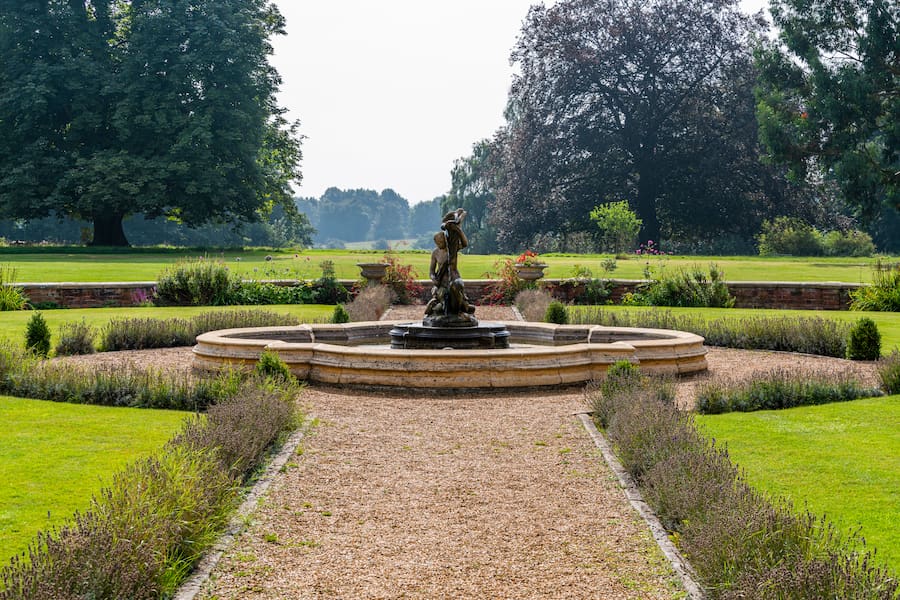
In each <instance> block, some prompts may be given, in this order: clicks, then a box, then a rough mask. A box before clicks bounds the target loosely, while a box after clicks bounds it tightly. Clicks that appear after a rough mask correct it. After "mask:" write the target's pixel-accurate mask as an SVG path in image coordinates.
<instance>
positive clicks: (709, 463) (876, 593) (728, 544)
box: [588, 368, 900, 600]
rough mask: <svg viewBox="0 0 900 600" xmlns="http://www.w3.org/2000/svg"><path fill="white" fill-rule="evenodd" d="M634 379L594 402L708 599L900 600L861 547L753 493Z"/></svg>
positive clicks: (667, 404)
mask: <svg viewBox="0 0 900 600" xmlns="http://www.w3.org/2000/svg"><path fill="white" fill-rule="evenodd" d="M632 371H633V370H632V369H629V368H622V369H620V370H613V369H611V370H610V373H609V375H608V377H607V379H606V381H604V382H602V383H600V384H598V385H597V386H596V387H595V388H594V389H593V390H591V391H590V392H589V397H588V398H589V402H590V404H591V406H592V408H593V410H594V414H595V417H596V418H597V420H598V421H599V423H600V425H601V426H603V427H605V429H606V434H607V435H608V436H609V438H610V439H611V440H612V442H613V444H614V446H615V447H616V449H617V452H618V454H619V458H620V459H621V461H622V464H623V466H624V467H625V469H626V470H627V471H628V472H629V473H630V474H631V476H632V477H633V478H634V479H635V481H636V482H637V484H638V486H639V487H640V488H641V491H642V493H643V495H644V499H645V500H646V501H647V503H648V504H649V505H650V506H651V507H652V508H653V510H654V511H655V512H656V514H657V515H658V516H659V518H660V521H661V522H662V523H663V525H664V526H665V527H666V528H667V529H668V530H669V532H670V534H671V537H672V539H673V540H675V543H676V544H677V546H678V547H679V548H680V549H681V551H682V552H683V553H684V554H685V556H686V557H687V559H688V560H689V561H690V563H691V565H692V566H693V568H694V571H695V572H696V574H697V576H698V578H699V580H700V582H701V584H702V585H703V587H705V588H706V591H707V594H708V596H709V597H710V598H712V599H726V598H728V599H737V598H791V599H796V600H805V599H809V600H813V599H815V600H819V599H821V598H878V599H885V600H889V599H890V600H896V598H898V596H900V582H898V579H897V577H896V576H895V575H894V574H893V573H891V572H890V571H889V570H888V569H886V568H883V567H880V566H878V565H877V563H876V562H875V561H873V560H872V555H871V553H869V552H867V551H866V549H865V545H864V541H863V540H862V539H861V538H859V537H858V536H851V537H849V538H846V537H842V536H841V535H840V534H839V533H838V532H837V530H836V528H835V527H834V526H833V525H832V524H831V523H830V522H828V521H826V520H825V519H820V518H818V517H816V516H814V515H812V514H810V513H808V512H805V513H799V512H796V511H795V510H794V508H793V507H792V506H790V505H788V504H787V503H786V502H782V501H772V500H770V499H769V498H767V497H766V496H764V495H763V494H761V493H759V492H757V491H755V490H754V489H753V488H752V487H751V486H750V484H748V483H747V481H746V480H745V479H744V476H743V475H742V474H741V472H740V470H739V469H738V468H737V467H736V466H735V465H734V464H733V463H732V462H731V460H730V459H729V457H728V453H727V451H726V450H724V449H723V448H721V447H718V446H717V445H716V444H715V443H711V442H710V441H709V440H707V439H706V438H704V437H703V436H702V435H701V434H700V433H699V432H698V430H697V429H696V427H695V426H694V424H693V420H692V417H691V415H690V414H688V413H685V412H683V411H681V410H679V409H678V408H677V407H676V406H675V403H674V402H673V400H672V396H671V393H670V391H669V390H668V389H667V388H668V387H669V384H667V383H666V382H660V381H658V380H655V379H652V378H648V377H643V376H641V375H640V374H639V373H638V374H635V373H634V372H632Z"/></svg>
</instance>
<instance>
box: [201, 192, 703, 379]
mask: <svg viewBox="0 0 900 600" xmlns="http://www.w3.org/2000/svg"><path fill="white" fill-rule="evenodd" d="M465 216H466V213H465V211H464V210H462V209H457V210H455V211H452V212H450V213H447V214H446V215H445V216H444V217H443V219H442V223H441V230H440V231H439V232H438V233H437V234H435V237H434V240H435V249H434V251H433V252H432V254H431V265H430V267H429V275H430V277H431V281H432V283H433V289H432V291H431V297H430V299H429V302H428V305H427V306H426V307H425V317H424V318H423V319H422V320H421V321H420V322H417V323H410V322H404V321H371V322H361V323H359V322H358V323H344V324H309V325H298V326H296V327H252V328H243V329H225V330H220V331H211V332H209V333H204V334H202V335H199V336H197V345H196V346H194V368H195V369H196V370H198V371H216V370H219V369H225V368H233V367H237V368H252V367H253V366H254V365H256V363H257V362H258V361H259V356H260V354H261V353H262V352H264V351H269V352H275V353H277V354H278V355H279V356H280V357H281V358H282V360H284V362H285V363H286V364H287V365H288V367H289V368H290V370H291V372H292V373H293V374H294V375H295V376H297V377H298V378H300V379H303V380H308V381H316V382H321V383H327V384H334V385H348V386H363V387H392V388H413V389H415V388H418V389H441V390H444V391H450V392H455V391H462V390H473V389H501V388H505V389H508V388H532V387H539V386H552V387H558V386H564V385H578V384H583V383H584V382H587V381H591V380H596V379H602V378H603V377H604V376H605V374H606V370H607V369H608V368H609V367H610V365H612V364H614V363H616V362H618V361H622V360H625V361H629V362H631V363H633V364H636V365H639V366H640V368H641V370H642V371H644V372H645V373H670V374H682V373H694V372H698V371H704V370H706V348H705V347H704V346H703V338H702V337H700V336H698V335H694V334H692V333H684V332H681V331H671V330H661V329H640V328H625V327H602V326H599V325H552V324H548V323H528V322H524V323H523V322H519V321H515V322H512V321H511V322H507V323H487V322H484V323H479V322H478V319H476V318H475V307H474V306H473V305H472V303H471V302H470V301H469V299H468V298H466V294H465V287H464V285H463V281H462V279H461V278H460V276H459V270H458V268H457V260H458V258H459V251H460V250H462V249H463V248H465V247H466V246H467V245H468V240H467V239H466V236H465V233H463V230H462V222H463V220H464V219H465Z"/></svg>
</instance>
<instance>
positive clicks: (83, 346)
mask: <svg viewBox="0 0 900 600" xmlns="http://www.w3.org/2000/svg"><path fill="white" fill-rule="evenodd" d="M96 337H97V331H96V330H95V329H94V328H93V327H92V326H90V325H88V324H87V322H86V321H85V320H84V319H82V320H81V321H73V322H71V323H63V324H62V325H61V326H60V328H59V342H57V344H56V355H57V356H71V355H73V354H93V353H94V352H96V348H94V338H96Z"/></svg>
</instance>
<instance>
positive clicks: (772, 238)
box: [756, 217, 825, 256]
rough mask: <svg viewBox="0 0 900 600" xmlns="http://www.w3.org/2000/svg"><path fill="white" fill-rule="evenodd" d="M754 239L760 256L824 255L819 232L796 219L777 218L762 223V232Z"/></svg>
mask: <svg viewBox="0 0 900 600" xmlns="http://www.w3.org/2000/svg"><path fill="white" fill-rule="evenodd" d="M756 239H757V241H758V242H759V253H760V255H761V256H772V255H776V254H788V255H791V256H822V254H824V253H825V246H824V242H823V239H822V234H821V233H820V232H819V230H817V229H816V228H815V227H813V226H812V225H810V224H809V223H806V222H805V221H803V220H802V219H798V218H796V217H777V218H776V219H775V220H774V221H764V222H763V224H762V231H761V232H760V234H759V235H758V236H757V238H756Z"/></svg>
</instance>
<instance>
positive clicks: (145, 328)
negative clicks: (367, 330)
mask: <svg viewBox="0 0 900 600" xmlns="http://www.w3.org/2000/svg"><path fill="white" fill-rule="evenodd" d="M299 322H300V321H299V319H297V317H295V316H293V315H289V314H279V313H273V312H271V311H267V310H219V311H211V312H205V313H201V314H199V315H196V316H194V317H191V318H190V319H180V318H173V319H153V318H114V319H110V320H109V322H107V323H106V325H105V326H104V327H103V329H102V331H101V333H100V348H101V349H102V350H103V351H104V352H112V351H115V350H145V349H148V348H174V347H178V346H191V345H193V344H194V343H195V342H196V341H197V340H196V338H197V336H198V335H200V334H201V333H206V332H207V331H217V330H219V329H235V328H238V327H269V326H276V325H297V324H299Z"/></svg>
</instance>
